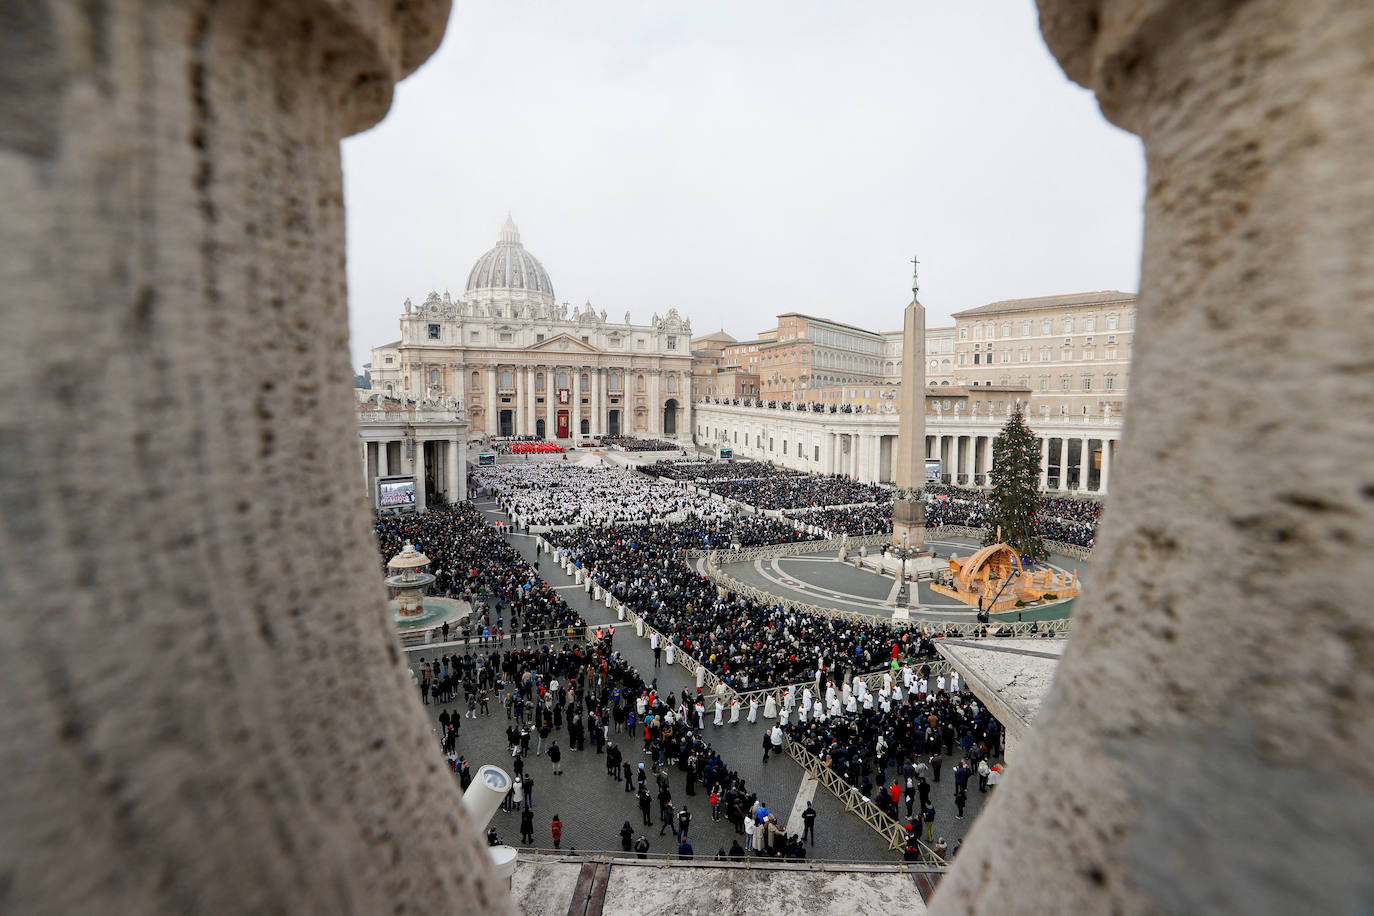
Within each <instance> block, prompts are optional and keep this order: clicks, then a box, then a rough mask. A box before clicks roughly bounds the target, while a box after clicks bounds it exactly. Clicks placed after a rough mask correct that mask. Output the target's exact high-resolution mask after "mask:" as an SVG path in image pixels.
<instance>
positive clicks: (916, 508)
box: [892, 257, 926, 551]
mask: <svg viewBox="0 0 1374 916" xmlns="http://www.w3.org/2000/svg"><path fill="white" fill-rule="evenodd" d="M920 266H921V262H920V261H919V260H918V259H917V258H915V257H913V258H912V259H911V304H910V305H908V306H907V307H906V312H905V313H904V314H903V316H902V317H903V321H902V390H901V399H900V400H899V401H898V405H899V409H900V411H901V417H900V418H899V420H898V424H897V473H896V475H895V476H896V482H897V489H898V490H899V491H904V492H906V493H907V494H910V493H911V492H913V491H914V490H916V489H918V488H920V487H924V486H925V477H926V392H925V389H926V360H925V355H926V310H925V307H924V306H922V305H921V300H920V299H918V298H917V296H916V294H917V292H918V291H919V290H920V283H919V282H918V281H919V275H918V274H917V271H919V270H920ZM925 537H926V515H925V506H924V504H923V503H921V502H920V501H919V500H914V499H911V498H910V497H909V496H908V497H907V498H905V499H904V498H902V497H901V496H900V495H899V496H898V498H897V500H896V502H895V503H893V506H892V543H893V544H894V545H895V546H897V547H903V546H905V547H907V548H908V549H910V550H913V551H918V550H920V549H921V547H922V545H924V544H925Z"/></svg>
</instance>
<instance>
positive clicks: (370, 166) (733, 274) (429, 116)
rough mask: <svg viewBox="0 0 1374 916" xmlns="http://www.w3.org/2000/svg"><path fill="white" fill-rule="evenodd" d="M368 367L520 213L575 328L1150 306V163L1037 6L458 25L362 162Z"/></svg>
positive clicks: (356, 231) (356, 175)
mask: <svg viewBox="0 0 1374 916" xmlns="http://www.w3.org/2000/svg"><path fill="white" fill-rule="evenodd" d="M343 151H344V179H345V189H346V195H347V203H348V259H349V260H348V279H349V301H350V307H351V323H352V328H351V331H352V350H353V357H354V364H355V365H361V364H362V363H363V362H365V361H366V360H367V359H368V349H369V348H370V347H372V346H375V345H377V344H380V343H384V342H386V341H389V340H393V339H395V338H396V337H397V336H398V329H397V316H398V315H399V314H400V312H401V304H402V302H403V301H404V300H405V298H406V297H411V298H412V299H414V300H416V301H417V302H418V301H420V300H422V299H423V298H424V297H425V295H426V294H428V292H429V291H430V290H437V291H439V292H440V293H442V292H443V291H444V290H449V291H450V292H451V293H452V294H453V295H454V297H455V298H458V297H459V296H461V294H462V292H463V289H464V287H465V285H466V283H467V276H468V272H469V271H470V270H471V268H472V265H473V263H474V262H475V261H476V260H477V258H478V257H479V256H480V255H481V254H482V253H483V252H484V251H486V250H487V249H488V248H490V247H491V246H492V245H493V244H495V242H496V238H497V232H498V229H499V227H500V225H501V223H502V222H503V221H504V220H505V217H506V212H507V211H508V210H509V211H510V213H511V214H512V215H513V216H514V218H515V221H516V222H517V223H518V224H519V226H520V234H521V240H522V241H523V242H524V244H525V247H526V248H527V249H528V250H529V251H531V252H532V253H533V254H534V255H535V256H536V257H537V258H539V260H540V261H541V262H543V264H544V267H545V268H546V269H547V270H548V273H549V277H550V279H551V280H552V281H553V286H554V291H555V293H556V295H557V297H558V300H559V301H560V302H562V301H566V302H569V303H571V304H574V305H580V304H581V303H583V302H584V301H586V300H588V299H590V300H591V302H592V303H593V305H595V306H596V308H597V309H598V311H599V310H600V309H602V308H605V309H607V310H608V311H609V312H610V314H611V315H612V316H614V317H615V319H616V320H619V319H620V317H621V316H623V314H624V313H625V311H626V310H629V311H630V312H631V313H632V316H633V318H634V320H635V321H637V322H638V321H647V320H648V319H649V318H650V316H651V315H652V313H654V312H659V313H663V312H665V311H666V310H667V309H668V308H670V307H676V308H677V309H678V310H679V311H680V312H681V313H682V314H683V316H684V317H686V318H688V319H690V320H691V322H692V330H693V333H694V334H697V335H699V334H704V333H707V332H710V331H714V330H716V329H718V328H722V327H723V328H724V329H725V330H726V331H728V332H730V333H731V334H733V335H735V336H736V337H738V338H740V339H745V338H747V337H750V336H753V335H754V334H756V333H757V332H758V331H760V330H763V329H765V328H768V327H772V326H773V324H774V323H775V322H774V316H776V315H777V314H778V313H780V312H785V311H802V312H807V313H811V314H816V315H821V316H825V317H830V318H834V319H837V320H841V321H846V322H849V323H853V324H858V325H861V326H863V327H868V328H872V329H874V330H892V329H896V328H899V327H900V326H901V310H902V308H903V307H904V306H905V305H906V303H907V301H908V300H909V298H910V288H911V282H910V281H911V264H910V260H911V257H912V255H913V254H918V255H919V256H920V259H921V301H922V302H923V303H924V304H925V305H926V308H927V309H928V310H929V313H930V314H929V317H928V325H929V326H931V327H934V326H938V325H941V324H949V323H951V322H950V320H949V315H950V314H951V313H952V312H956V311H959V310H960V309H965V308H970V307H973V306H976V305H982V304H984V303H986V302H991V301H994V300H997V299H1006V298H1016V297H1022V296H1038V295H1050V294H1054V293H1068V292H1081V291H1085V290H1099V289H1121V290H1130V291H1134V290H1135V289H1136V288H1137V282H1138V278H1139V258H1140V236H1141V223H1142V218H1141V204H1142V200H1143V194H1144V161H1143V153H1142V150H1141V146H1140V143H1139V142H1138V141H1137V140H1136V139H1135V138H1134V137H1133V136H1131V135H1129V134H1126V133H1124V132H1122V131H1120V130H1118V129H1117V128H1115V127H1113V126H1111V125H1110V124H1108V123H1107V122H1106V121H1105V120H1104V119H1103V117H1102V115H1101V113H1100V112H1099V111H1098V109H1097V105H1096V103H1095V101H1094V100H1093V98H1092V96H1091V94H1090V93H1088V92H1087V91H1085V90H1083V89H1080V88H1078V87H1077V86H1074V85H1073V84H1071V83H1069V81H1068V80H1067V79H1066V78H1065V77H1064V75H1063V73H1062V72H1061V71H1060V69H1059V67H1058V65H1057V64H1056V63H1055V62H1054V60H1053V59H1052V58H1051V56H1050V54H1049V51H1048V50H1047V49H1046V48H1045V45H1044V43H1043V41H1042V40H1041V38H1040V33H1039V29H1038V27H1037V23H1036V13H1035V7H1034V4H1033V3H1031V2H1028V0H983V2H976V3H970V2H953V3H951V2H947V0H894V2H878V0H872V2H865V0H856V2H853V3H835V2H798V0H788V2H771V0H748V2H738V0H736V2H705V0H693V2H690V3H670V2H629V0H626V2H618V0H587V2H552V0H550V2H534V0H459V2H457V3H455V4H454V10H453V15H452V18H451V20H450V22H449V27H448V32H447V34H446V35H445V38H444V43H443V45H442V47H440V49H439V51H438V52H437V53H436V54H435V55H434V57H433V58H431V59H430V61H429V62H428V63H427V64H426V65H425V66H424V67H422V68H421V69H420V70H419V71H417V72H416V73H415V74H414V75H412V76H411V77H410V78H409V79H407V80H406V81H405V82H403V83H402V84H401V85H400V86H399V87H398V89H397V92H396V99H395V103H394V105H393V106H392V109H391V113H390V114H389V115H388V116H387V118H386V119H385V120H384V121H383V122H382V123H381V124H380V125H378V126H377V127H375V128H373V129H372V130H370V131H368V132H366V133H363V134H360V135H358V136H356V137H353V138H351V139H349V140H347V141H345V143H344V145H343Z"/></svg>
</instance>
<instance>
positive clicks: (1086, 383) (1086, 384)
mask: <svg viewBox="0 0 1374 916" xmlns="http://www.w3.org/2000/svg"><path fill="white" fill-rule="evenodd" d="M1083 390H1084V391H1092V390H1093V380H1092V379H1090V378H1085V379H1083Z"/></svg>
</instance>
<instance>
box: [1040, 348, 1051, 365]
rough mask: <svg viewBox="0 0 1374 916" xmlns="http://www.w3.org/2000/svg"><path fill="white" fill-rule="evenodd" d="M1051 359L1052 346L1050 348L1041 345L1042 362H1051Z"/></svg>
mask: <svg viewBox="0 0 1374 916" xmlns="http://www.w3.org/2000/svg"><path fill="white" fill-rule="evenodd" d="M1049 361H1050V348H1049V347H1041V348H1040V362H1042V363H1047V362H1049Z"/></svg>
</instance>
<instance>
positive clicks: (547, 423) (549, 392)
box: [544, 366, 558, 442]
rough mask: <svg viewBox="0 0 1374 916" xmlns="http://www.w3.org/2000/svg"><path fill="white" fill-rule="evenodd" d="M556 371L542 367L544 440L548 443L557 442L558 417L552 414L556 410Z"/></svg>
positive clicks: (552, 368)
mask: <svg viewBox="0 0 1374 916" xmlns="http://www.w3.org/2000/svg"><path fill="white" fill-rule="evenodd" d="M557 384H558V369H557V367H555V366H545V367H544V438H545V439H547V440H549V441H550V442H556V441H557V440H558V415H557V414H556V413H554V411H555V410H557V409H558V389H557V388H556V387H555V386H556V385H557Z"/></svg>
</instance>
